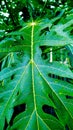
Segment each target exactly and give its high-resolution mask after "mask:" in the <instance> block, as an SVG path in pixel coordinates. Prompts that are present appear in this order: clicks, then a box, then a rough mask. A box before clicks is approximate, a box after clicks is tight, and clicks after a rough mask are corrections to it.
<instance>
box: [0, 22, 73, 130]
mask: <svg viewBox="0 0 73 130" xmlns="http://www.w3.org/2000/svg"><path fill="white" fill-rule="evenodd" d="M42 25H43V22H42V21H41V22H31V23H27V25H26V26H25V27H24V28H22V29H21V30H20V31H19V32H21V33H22V36H23V39H24V40H21V43H23V46H25V45H26V46H27V47H24V48H23V52H24V55H23V57H22V58H21V59H22V60H19V63H18V64H14V66H11V67H9V66H7V67H6V68H4V69H3V70H1V72H0V81H1V87H0V122H1V124H0V129H1V130H3V128H4V124H5V120H6V121H7V123H8V127H7V130H15V129H16V130H23V129H24V130H64V129H65V127H66V125H67V126H68V127H69V128H70V130H72V129H73V123H72V122H73V109H72V108H73V105H72V103H73V99H72V97H73V88H72V85H71V84H69V83H68V82H67V81H65V82H64V81H62V80H60V79H53V78H52V77H49V75H48V74H49V73H51V74H54V75H57V76H62V77H66V78H70V79H73V72H72V71H71V70H70V69H69V68H68V66H66V65H63V64H60V63H58V62H53V63H46V61H44V60H43V58H42V55H41V53H42V52H41V50H40V46H43V45H47V46H49V47H50V46H65V45H66V44H69V41H68V39H66V38H65V35H64V37H61V36H60V35H59V36H60V37H59V38H57V34H55V33H54V31H53V30H52V29H51V32H49V31H47V32H45V30H44V29H45V28H44V27H42ZM45 26H46V25H45ZM42 30H44V32H43V33H41V31H42ZM54 37H55V38H54ZM53 38H54V40H52V39H53ZM63 39H64V41H63ZM69 40H70V39H69ZM17 41H18V40H17ZM59 41H60V42H59ZM8 43H9V42H5V43H3V45H4V44H6V45H8ZM21 43H19V45H21ZM51 44H52V45H51ZM8 46H9V45H8ZM23 46H22V47H23ZM29 46H30V48H29ZM17 47H18V51H17V50H16V52H20V47H19V46H18V45H17ZM4 48H5V49H6V47H5V45H4ZM15 48H16V47H15V46H14V42H12V49H13V50H12V51H15ZM8 52H10V48H8ZM68 90H69V91H68ZM68 96H70V98H69V99H68V98H67V97H68ZM68 101H69V102H68ZM69 104H70V105H71V108H70V107H69ZM20 105H25V108H23V111H21V112H19V113H18V114H17V115H15V117H14V118H13V119H12V115H13V108H14V109H15V107H19V108H20ZM44 107H45V108H46V107H47V111H46V110H45V108H44ZM51 111H52V112H51ZM9 114H10V115H9ZM11 120H12V124H10V121H11Z"/></svg>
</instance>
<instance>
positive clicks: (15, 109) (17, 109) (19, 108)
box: [10, 104, 26, 126]
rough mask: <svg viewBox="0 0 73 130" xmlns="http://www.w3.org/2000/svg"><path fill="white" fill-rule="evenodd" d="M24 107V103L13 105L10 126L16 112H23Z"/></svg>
mask: <svg viewBox="0 0 73 130" xmlns="http://www.w3.org/2000/svg"><path fill="white" fill-rule="evenodd" d="M25 109H26V104H21V105H18V106H15V107H14V112H13V116H12V118H11V121H10V126H12V124H13V120H14V118H15V117H16V116H17V115H18V114H20V113H21V112H24V111H25Z"/></svg>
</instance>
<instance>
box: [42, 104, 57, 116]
mask: <svg viewBox="0 0 73 130" xmlns="http://www.w3.org/2000/svg"><path fill="white" fill-rule="evenodd" d="M42 109H43V111H44V112H45V113H47V114H51V115H53V116H55V117H56V118H57V119H58V117H57V115H56V112H55V110H54V108H53V107H51V106H48V105H43V107H42Z"/></svg>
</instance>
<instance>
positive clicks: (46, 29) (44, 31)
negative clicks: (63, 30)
mask: <svg viewBox="0 0 73 130" xmlns="http://www.w3.org/2000/svg"><path fill="white" fill-rule="evenodd" d="M47 32H50V30H49V27H46V28H44V29H42V30H41V32H40V36H41V35H42V34H45V35H46V34H47Z"/></svg>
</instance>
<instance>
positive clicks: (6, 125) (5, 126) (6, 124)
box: [4, 118, 8, 130]
mask: <svg viewBox="0 0 73 130" xmlns="http://www.w3.org/2000/svg"><path fill="white" fill-rule="evenodd" d="M7 127H8V123H7V120H6V118H5V125H4V130H6V129H7Z"/></svg>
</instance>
